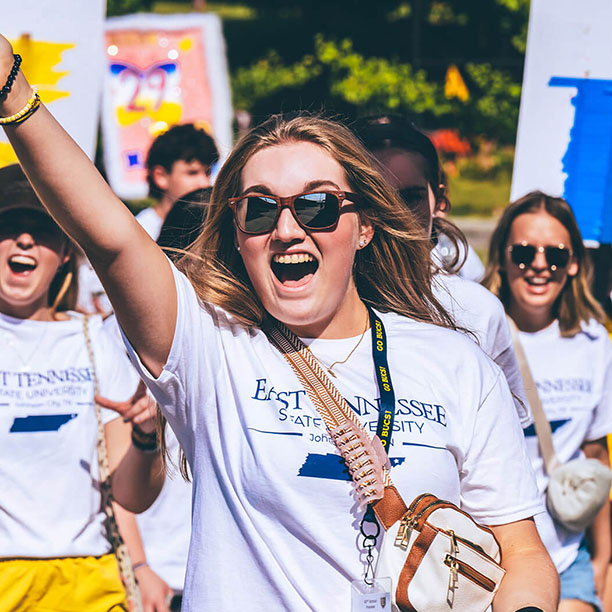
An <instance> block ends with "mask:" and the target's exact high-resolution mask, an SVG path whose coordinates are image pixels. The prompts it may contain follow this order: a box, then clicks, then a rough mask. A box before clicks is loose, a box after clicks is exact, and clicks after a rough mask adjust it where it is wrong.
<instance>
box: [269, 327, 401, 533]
mask: <svg viewBox="0 0 612 612" xmlns="http://www.w3.org/2000/svg"><path fill="white" fill-rule="evenodd" d="M264 331H265V333H266V335H267V336H268V339H269V340H270V342H271V343H272V344H273V345H274V346H275V347H276V348H277V349H278V350H279V352H280V353H281V354H282V355H283V357H284V358H285V359H286V360H287V362H288V363H289V365H290V366H291V369H292V370H293V371H294V373H295V375H296V376H297V378H298V380H299V381H300V383H301V384H302V386H303V387H304V390H305V391H306V393H307V394H308V397H309V398H310V400H311V401H312V403H313V404H314V406H315V408H316V409H317V410H318V412H319V414H320V415H321V417H322V419H323V421H324V423H325V425H326V426H327V429H328V430H329V431H330V432H331V431H332V430H334V429H336V428H337V427H339V426H341V425H343V424H345V423H346V422H347V421H351V422H352V423H354V424H355V425H356V426H357V427H358V428H359V429H360V430H361V431H363V432H364V434H365V435H366V436H368V434H367V432H365V429H364V428H363V426H362V425H361V423H360V422H359V420H358V419H357V417H356V416H355V413H354V412H353V410H351V408H350V406H349V405H348V403H347V401H346V400H345V399H344V397H343V396H342V394H341V393H340V392H339V391H338V389H336V387H335V386H334V384H333V383H332V382H331V380H330V379H329V377H328V376H327V374H325V372H324V371H323V368H321V366H320V365H319V363H318V362H317V359H316V357H315V356H314V355H313V354H312V352H311V351H310V349H309V348H308V347H307V346H306V345H305V344H304V343H303V342H302V341H301V340H300V339H299V338H298V337H297V336H296V335H295V334H294V333H293V332H292V331H291V330H290V329H288V328H287V327H286V326H285V325H283V324H282V323H280V322H276V323H275V324H273V325H268V326H266V328H265V329H264ZM331 437H332V439H333V440H334V442H336V438H335V437H334V436H331ZM368 438H369V436H368ZM383 480H384V482H383V484H384V493H383V497H382V499H378V500H376V501H374V502H373V503H372V508H373V509H374V512H375V513H376V516H377V517H378V519H379V520H380V522H381V523H382V525H383V526H384V527H385V529H388V528H389V527H391V525H393V523H394V522H395V521H397V520H399V519H400V518H401V517H402V516H403V515H404V514H405V513H406V511H407V509H408V508H407V506H406V504H405V502H404V501H403V499H402V497H401V495H400V494H399V492H398V491H397V489H396V488H395V486H394V485H393V483H392V482H391V476H390V474H389V470H388V469H387V468H386V467H384V468H383Z"/></svg>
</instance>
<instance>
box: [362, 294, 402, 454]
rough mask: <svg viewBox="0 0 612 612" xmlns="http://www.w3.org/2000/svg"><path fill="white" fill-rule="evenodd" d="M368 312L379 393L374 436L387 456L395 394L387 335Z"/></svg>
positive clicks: (383, 327)
mask: <svg viewBox="0 0 612 612" xmlns="http://www.w3.org/2000/svg"><path fill="white" fill-rule="evenodd" d="M368 312H369V313H370V326H371V332H372V357H373V359H374V369H375V370H376V381H377V382H378V391H379V393H380V406H379V408H378V425H377V427H376V435H377V436H378V437H379V438H380V441H381V442H382V445H383V446H384V447H385V450H386V451H387V455H388V454H389V449H390V447H391V437H392V436H393V421H394V420H395V392H394V390H393V383H392V382H391V372H390V371H389V363H388V361H387V334H386V333H385V326H384V325H383V322H382V321H381V320H380V318H379V317H378V316H377V314H376V313H375V312H374V310H372V308H370V307H369V306H368Z"/></svg>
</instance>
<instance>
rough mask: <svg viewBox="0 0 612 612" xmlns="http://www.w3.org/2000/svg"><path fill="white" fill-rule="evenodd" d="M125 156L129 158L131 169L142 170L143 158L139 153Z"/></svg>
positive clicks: (128, 162)
mask: <svg viewBox="0 0 612 612" xmlns="http://www.w3.org/2000/svg"><path fill="white" fill-rule="evenodd" d="M125 156H126V157H127V164H128V166H129V167H130V168H142V167H143V165H142V157H141V155H140V152H139V151H136V152H134V153H126V154H125Z"/></svg>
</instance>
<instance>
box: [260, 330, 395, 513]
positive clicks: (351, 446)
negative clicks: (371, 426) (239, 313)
mask: <svg viewBox="0 0 612 612" xmlns="http://www.w3.org/2000/svg"><path fill="white" fill-rule="evenodd" d="M265 333H266V335H267V336H268V339H269V340H270V342H271V343H272V344H273V345H274V346H275V347H276V348H277V349H278V350H279V351H280V353H281V354H282V355H283V357H284V358H285V359H286V360H287V362H288V363H289V365H290V366H291V369H292V370H293V371H294V373H295V374H296V376H297V377H298V380H299V381H300V383H302V386H303V387H304V389H305V390H306V392H307V393H308V396H309V397H310V400H311V401H312V403H313V404H314V406H315V408H316V409H317V411H318V412H319V414H320V415H321V417H322V418H323V421H324V423H325V425H326V427H327V429H328V431H329V433H330V436H331V437H332V439H333V440H334V443H335V444H336V446H337V447H338V450H339V451H340V454H341V455H342V457H343V458H344V460H345V462H346V464H347V467H348V469H349V472H350V474H351V477H352V479H353V482H354V483H355V489H356V492H357V496H358V498H359V501H360V503H361V504H362V505H365V504H367V503H370V502H373V501H375V500H378V499H381V498H382V497H383V495H384V490H385V489H387V488H390V487H392V482H391V476H390V475H389V470H388V463H387V462H388V459H387V455H386V452H385V449H384V447H383V446H382V444H381V443H380V441H379V440H378V438H377V437H375V438H374V440H372V439H371V438H370V436H369V435H368V433H367V432H366V431H365V429H364V428H363V426H362V425H361V423H360V422H359V420H358V419H357V417H356V416H355V413H354V412H353V410H352V409H351V407H350V406H349V405H348V403H347V401H346V400H345V399H344V397H342V394H341V393H340V392H339V391H338V389H336V387H335V386H334V384H333V383H332V382H331V380H330V379H329V377H328V376H327V375H326V374H325V372H324V371H323V368H321V366H320V365H319V363H318V361H317V359H316V357H315V356H314V355H313V354H312V351H310V349H309V348H308V347H307V346H306V345H305V344H304V343H303V342H302V341H301V340H300V339H299V338H298V337H297V336H296V335H295V334H294V333H293V332H292V331H291V330H289V329H288V328H287V327H286V326H285V325H283V324H282V323H278V322H277V323H276V324H275V325H271V326H269V327H267V328H266V329H265Z"/></svg>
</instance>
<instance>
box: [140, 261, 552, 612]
mask: <svg viewBox="0 0 612 612" xmlns="http://www.w3.org/2000/svg"><path fill="white" fill-rule="evenodd" d="M175 279H176V284H177V293H178V313H177V324H176V330H175V336H174V341H173V344H172V348H171V351H170V354H169V356H168V360H167V363H166V366H165V368H164V370H163V372H162V373H161V375H160V377H159V378H158V379H153V378H152V377H151V375H150V374H149V373H148V371H147V370H146V368H144V367H143V366H142V365H141V364H140V363H139V360H138V358H137V356H136V355H135V353H134V351H133V349H129V350H130V352H131V355H132V358H133V359H134V361H135V363H138V367H139V368H140V370H141V374H142V376H143V377H144V378H145V379H146V380H147V383H148V385H149V386H150V388H151V390H152V391H153V394H154V395H155V397H156V399H157V400H158V402H159V403H160V404H161V406H162V409H163V410H164V412H165V414H166V415H167V417H168V421H169V422H170V425H171V426H172V428H173V429H174V431H175V433H176V435H177V437H178V439H179V442H180V443H181V446H182V447H183V449H184V450H185V453H186V455H187V459H188V461H189V463H190V467H191V471H192V474H193V476H194V485H193V525H192V539H191V545H190V550H189V562H188V566H187V576H186V584H185V595H184V600H183V610H184V612H194V611H199V610H247V609H248V610H279V611H280V610H283V611H285V610H292V611H293V610H320V611H325V612H327V611H328V610H348V609H349V608H350V591H351V589H350V582H351V580H354V579H358V578H360V577H361V576H362V573H363V570H364V566H363V564H362V561H361V560H360V551H359V549H358V548H357V540H358V525H359V521H360V520H361V517H362V515H363V513H362V512H361V511H360V510H359V506H358V504H357V503H356V501H355V496H354V492H353V484H352V482H351V481H350V480H349V477H348V474H347V472H346V470H345V467H344V464H343V461H342V459H341V458H340V456H339V454H338V452H337V449H336V447H335V445H334V444H333V443H332V441H331V439H330V437H329V436H328V434H327V431H326V429H325V427H324V425H323V423H322V419H321V417H320V416H319V414H318V412H317V411H316V409H315V408H314V407H313V405H312V404H311V402H310V400H309V399H308V397H307V395H306V392H305V391H304V389H303V388H302V387H301V385H300V383H299V382H298V380H297V378H296V376H295V374H294V373H293V371H292V370H291V367H290V366H289V365H288V364H287V362H286V361H285V359H284V358H283V356H282V355H281V354H280V353H279V352H278V351H277V350H276V349H274V348H273V347H272V345H271V344H270V343H269V342H268V340H267V338H266V336H265V335H264V334H263V332H261V330H258V329H253V330H247V329H245V328H243V327H242V326H240V325H238V324H237V323H236V322H235V321H234V320H233V318H232V317H231V316H230V315H228V314H227V313H225V312H224V311H222V310H220V309H216V308H212V307H201V306H200V304H199V302H198V299H197V297H196V294H195V292H194V290H193V287H192V286H191V285H190V283H189V281H188V280H187V279H186V278H185V277H184V276H183V275H182V274H180V273H179V272H176V270H175ZM381 316H382V319H383V321H384V324H385V327H386V331H387V336H388V339H389V355H388V359H389V369H390V373H391V378H392V381H393V384H394V386H395V395H396V407H397V408H396V421H395V425H394V430H395V433H394V436H393V441H392V446H391V451H390V460H391V464H392V466H393V467H392V470H391V475H392V478H393V480H394V483H395V484H396V486H397V487H398V489H399V491H400V492H401V494H402V496H403V497H404V499H405V500H406V502H407V503H409V502H410V501H411V500H412V499H413V498H414V497H415V496H416V495H418V494H421V493H423V492H427V491H429V492H432V493H435V494H436V495H438V496H440V497H442V498H444V499H449V500H451V501H453V502H455V503H458V504H460V505H461V506H462V507H463V508H464V509H465V510H466V511H468V512H470V513H471V514H472V515H473V517H474V518H475V519H476V520H477V521H480V522H482V523H485V524H489V525H495V524H504V523H509V522H513V521H516V520H519V519H523V518H526V517H530V516H533V515H534V514H536V513H538V512H540V511H541V510H542V505H541V501H540V498H539V495H538V492H537V487H536V484H535V479H534V476H533V474H532V472H531V467H530V464H529V460H528V457H527V453H526V449H525V442H524V437H523V433H522V430H521V427H520V424H519V422H518V419H517V417H516V412H515V410H514V406H513V403H512V399H511V397H510V394H509V391H508V387H507V384H506V381H505V379H504V376H503V374H502V373H501V371H500V370H499V368H498V367H497V366H496V365H495V364H494V363H493V362H492V361H491V360H490V359H488V358H487V357H486V355H485V354H484V353H483V352H482V351H480V350H479V349H478V348H477V347H476V346H475V345H474V343H473V342H472V341H470V340H468V339H467V338H465V337H464V336H463V335H461V334H458V333H455V332H453V331H450V330H446V329H442V328H439V327H436V326H433V325H428V324H424V323H418V322H415V321H412V320H410V319H407V318H405V317H401V316H398V315H395V314H383V315H381ZM356 341H357V338H347V339H341V340H321V339H318V340H314V341H312V343H311V349H312V350H313V352H314V354H315V355H316V356H317V358H319V359H320V360H321V361H322V362H323V363H325V364H330V363H332V362H333V361H336V360H337V359H342V358H343V357H345V356H346V355H347V353H348V352H349V351H350V349H351V348H353V347H354V346H355V343H356ZM334 371H335V372H336V373H337V375H338V378H337V379H335V380H334V382H335V383H336V384H337V387H338V389H339V390H340V392H341V393H343V395H344V397H345V398H346V399H347V401H348V402H349V403H350V404H351V405H352V406H353V408H354V410H355V412H356V414H357V415H358V417H359V418H360V420H361V422H362V423H363V425H364V426H365V428H366V430H367V431H369V432H374V431H375V430H376V424H377V417H378V410H377V398H378V397H379V393H378V388H377V384H376V380H375V375H374V365H373V362H372V353H371V340H370V334H369V333H366V335H365V337H364V338H363V341H362V342H361V343H360V345H359V347H358V348H357V349H356V350H355V352H354V353H353V355H352V356H351V358H350V359H349V360H348V361H347V362H346V363H345V364H339V365H337V366H336V367H335V368H334ZM228 568H230V569H228Z"/></svg>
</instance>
